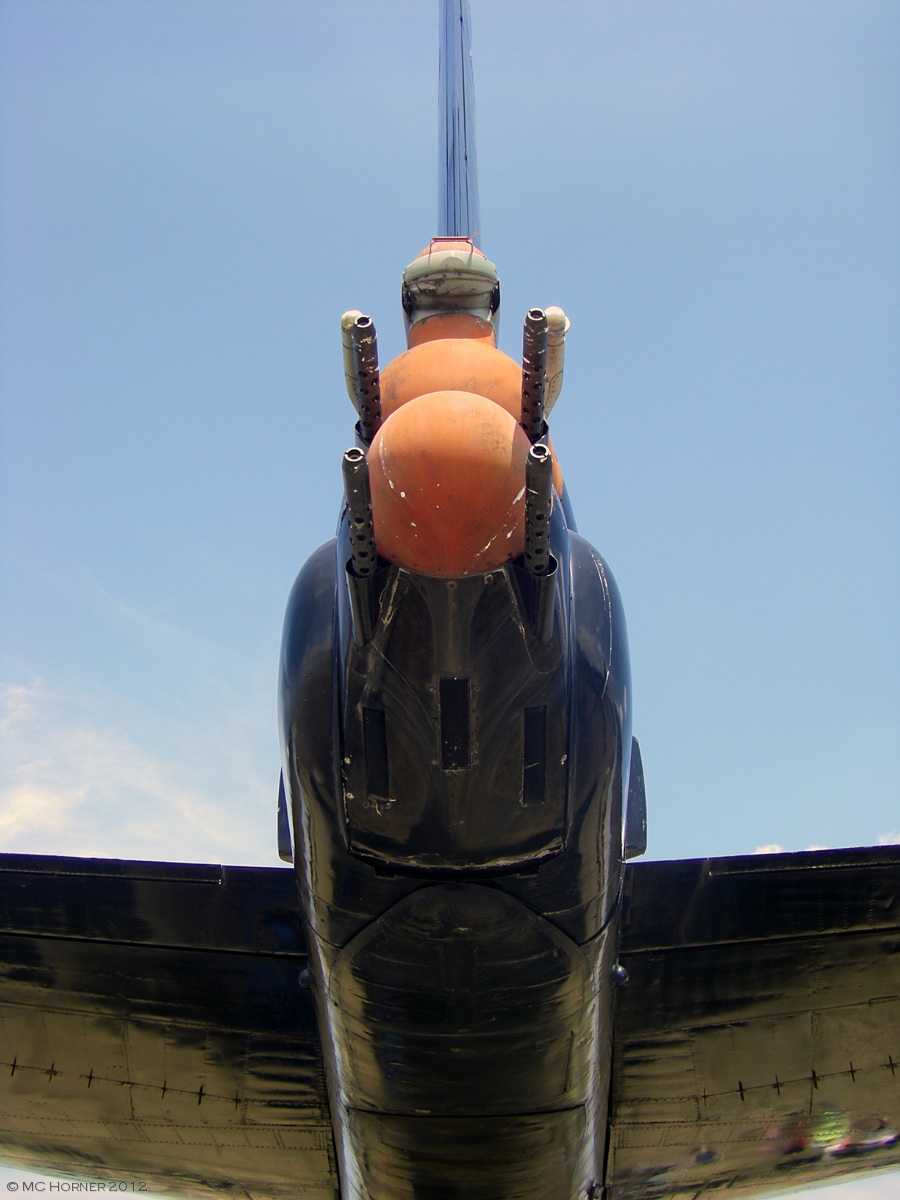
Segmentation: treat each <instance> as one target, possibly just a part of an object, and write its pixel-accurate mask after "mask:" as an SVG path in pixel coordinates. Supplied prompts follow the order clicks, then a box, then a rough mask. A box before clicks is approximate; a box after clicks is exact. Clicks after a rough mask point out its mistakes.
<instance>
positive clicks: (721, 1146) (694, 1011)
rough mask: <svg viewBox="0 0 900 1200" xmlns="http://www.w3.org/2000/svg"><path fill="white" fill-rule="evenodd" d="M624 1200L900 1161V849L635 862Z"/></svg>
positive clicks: (616, 1180) (622, 1131) (620, 1156)
mask: <svg viewBox="0 0 900 1200" xmlns="http://www.w3.org/2000/svg"><path fill="white" fill-rule="evenodd" d="M624 903H625V908H624V912H623V925H622V943H621V953H620V962H621V964H622V966H623V967H624V968H625V970H626V971H627V974H628V981H627V983H626V984H625V985H624V986H623V987H622V988H621V990H620V992H619V996H618V1001H617V1012H616V1029H615V1050H614V1060H613V1080H612V1105H611V1115H610V1157H609V1170H608V1174H607V1184H608V1185H609V1193H608V1194H609V1200H637V1198H638V1197H640V1200H654V1198H656V1197H663V1196H665V1197H694V1196H695V1195H698V1194H699V1193H701V1192H702V1193H703V1195H706V1193H707V1191H709V1192H714V1193H715V1194H719V1193H718V1190H717V1189H722V1190H723V1191H724V1190H727V1189H730V1190H728V1194H729V1195H735V1196H751V1195H762V1194H765V1193H767V1192H773V1191H780V1190H784V1189H787V1188H791V1187H799V1186H802V1185H804V1184H809V1183H826V1182H829V1181H830V1180H836V1179H838V1178H840V1177H842V1176H846V1175H848V1174H852V1173H854V1172H856V1171H871V1170H873V1169H875V1168H877V1167H882V1166H884V1167H888V1166H892V1165H895V1164H897V1163H898V1162H900V1137H898V1134H900V847H896V846H884V847H878V848H873V849H861V850H840V851H825V852H807V853H803V854H780V855H753V856H752V857H746V858H725V859H707V860H695V861H685V862H655V863H638V864H629V865H628V867H627V872H626V885H625V897H624Z"/></svg>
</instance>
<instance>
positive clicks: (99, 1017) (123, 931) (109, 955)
mask: <svg viewBox="0 0 900 1200" xmlns="http://www.w3.org/2000/svg"><path fill="white" fill-rule="evenodd" d="M0 952H2V960H0V961H2V968H0V1153H2V1157H3V1159H4V1161H6V1162H8V1163H11V1164H13V1165H16V1166H20V1167H23V1168H26V1169H36V1170H55V1171H63V1172H72V1173H78V1174H87V1175H89V1176H91V1177H93V1178H113V1179H119V1180H121V1179H122V1178H123V1177H127V1178H130V1179H136V1180H139V1181H141V1182H144V1183H145V1184H147V1186H148V1188H149V1189H151V1190H153V1189H155V1188H160V1189H174V1190H176V1191H177V1192H178V1193H179V1194H181V1195H186V1196H197V1197H201V1196H208V1195H210V1194H212V1193H215V1192H218V1191H220V1190H221V1189H222V1188H235V1187H237V1188H240V1189H241V1191H242V1192H243V1193H244V1194H246V1195H249V1196H254V1197H260V1198H262V1197H273V1198H276V1197H300V1198H301V1200H335V1197H336V1196H337V1195H338V1190H337V1179H336V1174H335V1167H334V1156H333V1149H332V1145H333V1143H332V1134H331V1126H330V1119H329V1112H328V1105H327V1100H326V1097H325V1087H324V1078H323V1067H322V1053H321V1047H320V1044H319V1038H318V1030H317V1025H316V1016H315V1009H314V1005H313V1002H312V998H311V996H310V994H309V992H308V991H303V990H302V989H301V988H300V987H299V985H298V972H299V971H300V970H302V969H303V968H304V966H305V964H306V962H307V958H306V952H305V947H304V945H303V938H302V934H301V930H300V921H299V912H298V905H297V897H296V887H295V884H294V879H293V875H292V872H290V871H287V870H284V871H281V870H274V871H272V870H266V869H259V868H253V869H251V868H221V867H185V866H180V865H176V866H169V865H166V864H153V863H124V862H111V863H110V862H103V861H92V860H87V861H85V860H78V859H74V860H73V859H64V858H63V859H60V858H31V857H29V856H26V855H9V856H4V857H3V858H2V859H0Z"/></svg>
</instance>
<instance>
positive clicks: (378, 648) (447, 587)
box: [280, 504, 631, 1200]
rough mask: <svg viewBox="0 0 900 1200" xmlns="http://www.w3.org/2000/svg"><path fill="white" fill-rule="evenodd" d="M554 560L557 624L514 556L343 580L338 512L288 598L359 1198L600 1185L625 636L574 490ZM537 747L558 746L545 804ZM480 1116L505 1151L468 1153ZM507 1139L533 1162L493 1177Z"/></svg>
mask: <svg viewBox="0 0 900 1200" xmlns="http://www.w3.org/2000/svg"><path fill="white" fill-rule="evenodd" d="M550 551H551V554H552V556H553V560H554V561H555V563H556V571H555V573H554V575H553V577H552V582H551V583H550V585H549V586H551V587H552V588H553V589H554V590H555V596H554V599H553V605H552V608H551V609H550V610H549V611H550V612H551V614H552V621H550V622H549V624H548V623H545V621H544V619H543V616H542V618H541V620H540V622H538V621H536V620H535V612H536V608H535V607H534V602H533V598H532V596H531V595H530V594H529V592H528V591H527V590H526V589H522V588H521V587H520V586H519V584H518V582H517V576H516V571H517V569H518V568H517V567H515V566H507V567H504V568H501V569H498V570H496V571H494V572H491V573H490V574H491V576H492V578H491V579H490V580H489V581H488V580H487V579H486V578H485V577H484V576H478V577H475V578H470V579H463V580H457V579H435V578H424V577H417V576H414V575H412V574H411V573H410V572H409V571H404V570H403V569H401V568H397V567H384V568H382V570H381V571H378V572H376V573H374V574H373V575H371V576H369V577H368V579H367V580H361V579H358V578H356V579H354V578H352V577H351V575H350V574H349V568H348V565H347V564H348V562H349V559H350V553H349V545H348V537H347V530H346V519H344V520H343V521H342V524H341V527H340V529H339V532H338V538H337V540H336V541H335V542H332V543H329V544H328V545H327V546H325V547H323V548H322V549H321V550H320V551H318V552H317V554H316V555H315V556H314V557H313V558H312V559H311V560H310V562H309V563H308V564H307V565H306V567H304V569H303V571H302V572H301V574H300V576H299V577H298V580H297V583H296V584H295V587H294V590H293V592H292V595H291V599H290V602H289V605H288V612H287V616H286V619H285V633H284V640H283V647H282V661H281V688H280V711H281V719H282V733H283V753H284V763H283V766H284V779H285V784H286V788H287V792H288V794H289V796H290V799H291V805H292V813H293V827H294V840H295V845H296V869H297V872H298V878H299V881H300V891H301V896H302V902H303V909H304V916H305V919H306V922H307V927H308V929H309V931H310V953H311V960H312V964H313V970H314V974H315V979H316V984H317V988H316V990H317V996H318V1002H319V1013H320V1022H321V1029H322V1039H323V1045H324V1047H325V1057H326V1066H327V1071H328V1081H329V1095H330V1099H331V1109H332V1116H333V1120H334V1127H335V1136H336V1139H337V1143H338V1147H339V1164H340V1165H339V1170H340V1174H341V1182H342V1188H343V1195H344V1200H382V1198H383V1197H387V1196H391V1197H393V1196H394V1195H397V1196H403V1195H409V1196H416V1197H420V1198H421V1200H436V1198H437V1197H443V1196H449V1195H456V1194H460V1195H463V1194H464V1195H466V1196H470V1195H471V1196H483V1197H485V1200H487V1198H488V1197H491V1200H506V1198H508V1200H520V1198H521V1197H522V1196H525V1195H534V1196H535V1197H537V1196H538V1195H542V1196H547V1195H552V1196H554V1198H558V1200H566V1198H568V1197H571V1198H572V1200H575V1198H576V1197H583V1196H585V1195H586V1194H588V1192H589V1191H593V1189H594V1188H595V1186H599V1185H598V1184H597V1180H598V1179H599V1178H600V1176H601V1174H602V1170H603V1158H604V1154H605V1141H606V1096H607V1093H608V1084H607V1079H608V1074H609V1060H610V1056H611V1039H612V986H611V984H610V983H609V980H610V978H611V975H612V972H613V967H614V954H615V947H616V942H617V932H616V922H617V912H618V907H617V906H618V899H619V895H620V890H621V881H622V871H623V810H624V799H625V794H626V792H627V787H628V767H629V764H630V760H631V728H630V717H629V709H628V702H629V691H630V681H629V673H628V655H627V640H626V634H625V625H624V617H623V615H622V608H621V602H620V600H619V597H618V593H617V591H616V587H615V583H614V581H613V580H612V577H611V576H610V574H609V571H608V569H607V568H606V566H605V564H604V563H603V560H602V559H601V558H600V557H599V555H597V553H596V552H595V551H594V550H593V549H592V548H591V547H590V546H589V545H588V544H587V543H586V542H584V541H583V539H581V538H579V537H578V535H577V534H575V533H574V532H572V531H571V530H570V529H569V528H568V527H567V524H566V519H565V516H564V514H563V509H562V506H561V505H559V504H557V505H555V506H554V511H553V515H552V518H551V527H550ZM351 584H352V590H351ZM366 588H368V589H369V594H368V597H367V596H366V593H365V589H366ZM544 599H546V598H544ZM361 604H364V605H365V607H364V608H363V610H362V611H363V612H364V613H365V614H366V619H365V620H364V621H363V622H359V621H355V620H354V612H355V611H356V612H359V611H360V605H361ZM547 611H548V610H547V609H546V608H544V609H543V610H542V612H547ZM462 679H464V680H466V681H467V683H466V688H467V691H466V693H465V695H466V697H467V698H468V704H469V707H468V709H465V708H464V707H463V706H462V701H461V700H460V695H461V692H462V689H461V688H460V687H458V686H456V685H458V684H459V682H460V680H462ZM447 680H450V681H451V683H452V686H450V687H444V686H442V685H443V684H444V683H445V682H446V681H447ZM448 702H449V703H450V704H451V705H452V706H453V707H452V711H451V717H450V718H449V724H450V725H451V726H452V731H451V733H452V736H451V737H449V738H447V737H444V734H445V732H446V731H445V726H446V724H447V723H448V718H447V717H446V714H445V713H444V712H443V711H442V708H441V706H442V705H444V704H447V703H448ZM542 708H543V709H545V710H546V721H544V720H543V718H541V717H538V718H535V717H534V716H533V713H534V712H535V710H538V711H540V710H541V709H542ZM460 711H462V712H463V717H460V716H459V713H460ZM529 713H531V714H532V715H531V716H530V717H529V715H528V714H529ZM373 714H374V715H373ZM463 720H464V721H465V722H466V724H465V725H464V726H463V724H462V722H463ZM535 729H537V731H538V732H537V734H535V732H534V731H535ZM528 730H530V735H529V734H528V733H526V731H528ZM528 736H530V737H531V739H532V742H534V741H535V740H536V739H537V738H540V737H541V736H546V751H547V755H546V757H547V764H546V765H547V769H546V772H545V774H544V777H543V786H544V788H545V793H544V795H543V797H542V799H541V801H540V802H539V803H529V802H528V800H529V799H533V797H534V794H535V790H536V788H535V785H534V784H533V783H530V784H528V785H526V782H525V771H526V769H527V766H526V765H525V760H526V758H528V757H529V756H526V755H525V747H526V741H527V738H528ZM442 739H443V740H442ZM447 745H449V746H450V750H449V752H448V751H447V750H446V747H447ZM466 753H467V754H468V758H466V757H465V754H466ZM444 754H447V756H448V758H447V759H445V758H443V757H442V756H443V755H444ZM557 756H558V758H557ZM551 758H552V759H554V760H555V761H552V762H551ZM445 775H446V779H445V778H444V776H445ZM386 784H387V786H386ZM385 790H387V791H388V793H389V794H388V795H387V796H385V795H383V792H384V791H385ZM454 814H455V815H454ZM451 826H452V828H451ZM451 881H452V883H451ZM454 914H456V916H454ZM454 979H457V982H453V980H454ZM466 1013H468V1014H469V1016H468V1018H467V1017H466V1015H465V1014H466ZM563 1112H565V1113H567V1114H569V1115H567V1116H565V1117H563V1116H560V1114H561V1113H563ZM476 1116H477V1117H484V1118H486V1119H487V1118H489V1119H490V1121H491V1123H492V1129H493V1130H494V1135H493V1140H492V1141H491V1142H488V1141H482V1142H478V1143H472V1142H471V1139H470V1136H469V1130H470V1128H471V1120H472V1119H473V1118H475V1117H476ZM576 1128H577V1129H579V1130H581V1131H582V1132H580V1133H579V1135H578V1141H577V1148H576V1143H575V1142H574V1141H572V1136H573V1130H574V1129H576ZM363 1130H365V1131H366V1133H365V1135H363V1133H362V1132H361V1131H363ZM379 1131H380V1132H379ZM454 1131H455V1132H454ZM507 1138H508V1139H511V1140H510V1141H509V1145H510V1147H512V1146H513V1145H515V1146H517V1147H518V1149H517V1150H516V1154H517V1155H520V1156H524V1157H520V1158H519V1159H517V1161H518V1162H519V1166H518V1167H517V1169H516V1171H513V1172H512V1173H511V1174H509V1178H508V1181H507V1183H506V1184H501V1183H500V1182H499V1179H498V1174H497V1167H496V1163H497V1161H499V1160H497V1159H496V1156H495V1154H494V1152H493V1150H492V1146H493V1145H500V1144H502V1143H503V1142H504V1139H507ZM454 1139H460V1140H459V1142H458V1144H457V1143H456V1142H455V1141H454ZM438 1141H441V1142H442V1144H443V1145H444V1147H445V1151H446V1152H445V1153H444V1154H443V1155H442V1158H443V1161H444V1166H443V1167H442V1168H441V1167H439V1165H438V1163H437V1160H436V1159H435V1146H436V1145H437V1143H438ZM510 1153H512V1151H510ZM454 1164H455V1165H454ZM442 1172H443V1174H442ZM526 1177H527V1178H530V1179H531V1180H532V1181H533V1183H532V1184H531V1185H530V1188H531V1190H530V1191H526V1190H523V1185H522V1180H523V1178H526ZM460 1188H461V1189H462V1190H461V1191H455V1190H454V1189H460Z"/></svg>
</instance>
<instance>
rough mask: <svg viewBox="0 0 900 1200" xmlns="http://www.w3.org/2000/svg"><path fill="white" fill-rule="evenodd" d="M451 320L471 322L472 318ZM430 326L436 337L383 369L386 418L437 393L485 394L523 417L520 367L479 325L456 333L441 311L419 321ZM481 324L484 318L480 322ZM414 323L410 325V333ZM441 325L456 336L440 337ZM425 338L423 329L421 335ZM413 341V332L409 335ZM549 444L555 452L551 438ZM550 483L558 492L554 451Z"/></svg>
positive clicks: (559, 479) (560, 483) (559, 483)
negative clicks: (417, 399)
mask: <svg viewBox="0 0 900 1200" xmlns="http://www.w3.org/2000/svg"><path fill="white" fill-rule="evenodd" d="M451 320H456V321H458V322H462V321H463V320H465V321H468V322H470V323H474V322H477V318H474V317H469V316H465V317H462V316H460V317H456V318H452V319H451ZM420 324H421V325H422V326H428V325H432V324H433V331H432V332H433V333H434V335H435V336H434V340H428V341H424V340H423V341H422V342H420V343H418V344H415V345H413V346H412V348H411V349H410V350H406V351H405V352H404V353H403V354H399V355H398V356H397V357H396V358H395V359H393V360H392V361H391V362H389V363H388V365H387V366H386V367H385V368H384V369H383V370H382V372H381V412H382V416H383V417H384V418H387V417H389V416H390V415H391V414H392V413H395V412H396V411H397V410H398V409H399V408H400V407H401V406H402V405H404V404H406V403H408V401H410V400H412V399H414V398H415V397H416V396H424V395H428V394H429V393H435V392H439V391H458V392H469V393H472V392H474V393H475V394H476V395H479V396H486V397H487V399H488V400H492V401H493V402H494V403H495V404H498V405H499V406H500V407H501V408H502V409H504V410H505V411H506V412H507V413H509V414H510V416H512V417H513V419H514V420H515V421H516V422H518V420H519V418H520V417H521V415H522V368H521V366H520V365H519V364H518V363H516V362H513V360H512V359H511V358H510V357H509V355H507V354H504V353H503V351H502V350H497V349H496V347H494V346H493V345H492V344H491V343H490V341H489V340H488V339H486V338H481V337H478V336H477V332H478V331H477V329H473V330H472V332H471V333H470V334H468V335H463V336H461V337H460V336H455V334H456V332H458V331H457V330H455V329H454V327H453V325H452V324H449V323H448V318H447V317H446V316H444V315H441V316H436V317H431V318H429V319H427V320H425V321H422V322H420ZM478 324H480V325H484V324H486V323H485V322H478ZM417 328H418V326H416V325H414V326H413V332H415V330H416V329H417ZM439 329H444V330H447V331H449V330H450V329H454V336H452V337H444V336H440V335H439V334H438V330H439ZM422 336H423V337H424V333H423V335H422ZM410 338H411V340H412V334H410ZM549 444H550V449H551V451H552V450H553V445H552V442H551V443H549ZM553 486H554V487H555V488H556V492H557V495H562V488H563V478H562V471H561V470H560V468H559V464H558V463H557V461H556V455H555V453H554V455H553Z"/></svg>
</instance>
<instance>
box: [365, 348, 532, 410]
mask: <svg viewBox="0 0 900 1200" xmlns="http://www.w3.org/2000/svg"><path fill="white" fill-rule="evenodd" d="M437 391H453V392H475V393H476V394H477V395H479V396H487V398H488V399H489V400H493V401H494V403H495V404H499V405H500V406H501V408H504V409H506V411H507V412H508V413H509V414H510V416H512V417H513V418H514V419H515V420H516V421H518V419H519V417H520V415H521V411H522V368H521V367H520V366H519V364H518V363H515V362H513V360H512V359H511V358H510V357H509V356H508V355H506V354H504V353H503V352H502V351H500V350H496V349H495V348H494V347H493V346H490V345H488V344H487V342H482V341H476V340H474V339H472V338H465V339H463V338H441V339H440V340H439V341H431V342H423V343H422V344H421V345H419V346H414V347H413V348H412V350H407V351H406V352H405V353H403V354H400V355H398V356H397V357H396V358H395V359H394V360H393V361H392V362H389V363H388V365H387V366H386V367H385V368H384V370H383V371H382V372H381V412H382V414H383V416H385V417H389V416H390V415H391V413H392V412H394V411H395V410H396V409H397V408H399V407H400V405H401V404H405V403H406V402H407V400H412V398H413V397H414V396H424V395H426V394H427V393H428V392H437Z"/></svg>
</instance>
